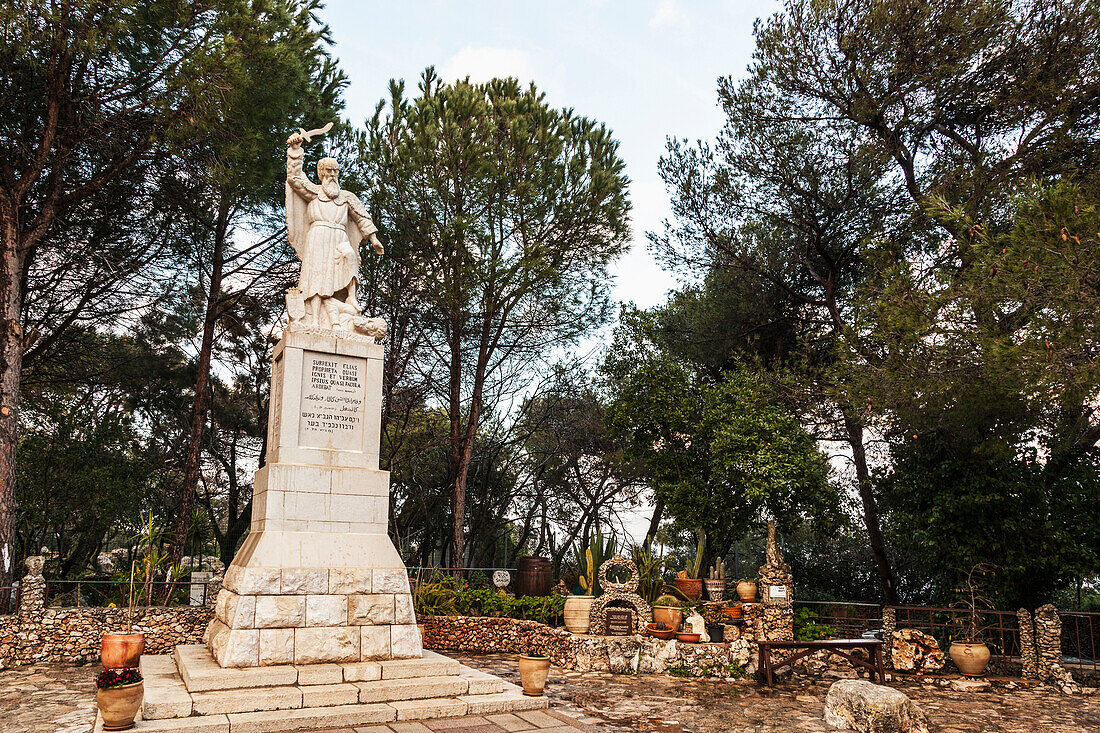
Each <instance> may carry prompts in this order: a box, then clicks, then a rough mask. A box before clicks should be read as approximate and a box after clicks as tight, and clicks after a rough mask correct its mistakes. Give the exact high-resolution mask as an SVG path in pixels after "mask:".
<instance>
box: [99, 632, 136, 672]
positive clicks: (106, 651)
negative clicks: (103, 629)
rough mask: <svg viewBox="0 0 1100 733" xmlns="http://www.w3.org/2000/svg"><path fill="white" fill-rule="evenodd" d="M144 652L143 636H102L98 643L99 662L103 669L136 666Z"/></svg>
mask: <svg viewBox="0 0 1100 733" xmlns="http://www.w3.org/2000/svg"><path fill="white" fill-rule="evenodd" d="M144 651H145V634H104V635H103V639H102V640H101V641H100V642H99V661H100V662H102V663H103V668H104V669H125V668H129V667H136V666H138V661H139V660H140V659H141V654H142V652H144Z"/></svg>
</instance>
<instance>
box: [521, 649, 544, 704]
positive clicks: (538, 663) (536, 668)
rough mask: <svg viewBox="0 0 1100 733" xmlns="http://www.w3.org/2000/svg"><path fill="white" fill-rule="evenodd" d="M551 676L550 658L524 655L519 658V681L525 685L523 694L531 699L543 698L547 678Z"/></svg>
mask: <svg viewBox="0 0 1100 733" xmlns="http://www.w3.org/2000/svg"><path fill="white" fill-rule="evenodd" d="M549 674H550V657H535V656H527V655H526V654H524V655H523V656H521V657H520V658H519V679H520V682H521V683H522V684H523V694H524V695H527V696H529V697H541V696H542V694H543V691H544V690H545V689H546V678H547V676H549Z"/></svg>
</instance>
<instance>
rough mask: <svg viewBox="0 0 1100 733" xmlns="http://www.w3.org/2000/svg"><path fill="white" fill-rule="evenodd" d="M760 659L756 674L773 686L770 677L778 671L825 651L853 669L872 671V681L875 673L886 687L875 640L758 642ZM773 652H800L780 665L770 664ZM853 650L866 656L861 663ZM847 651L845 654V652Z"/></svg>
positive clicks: (878, 646) (880, 654)
mask: <svg viewBox="0 0 1100 733" xmlns="http://www.w3.org/2000/svg"><path fill="white" fill-rule="evenodd" d="M757 647H758V649H759V654H760V659H759V664H758V667H757V671H756V674H757V676H758V677H759V678H760V680H761V681H763V682H767V684H768V687H771V686H772V673H773V672H775V671H776V670H777V669H781V668H783V667H786V666H789V665H791V664H792V663H794V662H797V661H798V660H799V659H802V658H803V657H806V656H809V655H810V654H813V653H814V652H816V651H818V650H819V649H825V650H827V651H829V652H831V653H833V654H839V655H840V656H842V657H844V658H845V659H847V660H848V661H849V662H851V663H852V664H853V665H858V666H860V667H865V668H867V669H869V670H871V679H872V680H873V679H874V675H875V673H876V672H877V673H878V680H879V683H881V684H885V683H886V667H885V666H884V665H883V663H882V642H881V641H879V640H878V639H824V640H822V641H759V642H757ZM775 649H801V650H802V651H799V652H797V653H795V654H792V655H791V656H789V657H787V658H786V659H784V660H783V661H782V662H780V663H779V664H774V665H773V664H772V651H773V650H775ZM856 649H863V650H864V651H866V652H867V658H866V659H863V658H862V657H858V656H856V655H854V654H852V652H853V651H855V650H856ZM845 650H847V651H845Z"/></svg>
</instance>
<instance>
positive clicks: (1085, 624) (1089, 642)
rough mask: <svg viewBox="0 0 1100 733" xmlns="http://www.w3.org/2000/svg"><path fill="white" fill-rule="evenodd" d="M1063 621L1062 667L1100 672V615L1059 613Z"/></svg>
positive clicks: (1074, 612) (1080, 612)
mask: <svg viewBox="0 0 1100 733" xmlns="http://www.w3.org/2000/svg"><path fill="white" fill-rule="evenodd" d="M1058 615H1059V616H1060V617H1061V619H1062V665H1063V666H1064V667H1066V668H1067V669H1071V670H1072V669H1074V668H1076V669H1090V670H1092V671H1093V672H1100V613H1094V612H1090V611H1065V612H1061V611H1059V613H1058Z"/></svg>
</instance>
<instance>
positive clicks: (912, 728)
mask: <svg viewBox="0 0 1100 733" xmlns="http://www.w3.org/2000/svg"><path fill="white" fill-rule="evenodd" d="M825 723H826V724H827V725H829V726H830V727H831V728H839V729H846V728H850V729H852V730H856V731H859V733H928V716H927V715H925V713H924V711H923V710H921V709H920V708H919V707H917V706H916V705H914V704H913V702H912V701H911V700H910V699H909V697H908V696H907V695H906V694H905V693H904V692H901V691H900V690H895V689H894V688H892V687H884V686H882V685H876V684H873V683H871V682H867V681H866V680H838V681H837V682H834V683H833V685H832V687H830V688H829V693H828V694H827V695H826V696H825Z"/></svg>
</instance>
